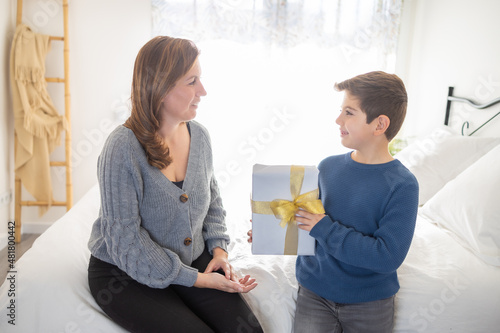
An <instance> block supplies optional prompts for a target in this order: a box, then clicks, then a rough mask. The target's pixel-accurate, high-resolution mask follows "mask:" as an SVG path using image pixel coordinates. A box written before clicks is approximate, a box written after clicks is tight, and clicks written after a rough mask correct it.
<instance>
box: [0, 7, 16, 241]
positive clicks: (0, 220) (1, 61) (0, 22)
mask: <svg viewBox="0 0 500 333" xmlns="http://www.w3.org/2000/svg"><path fill="white" fill-rule="evenodd" d="M15 20H16V18H15V5H14V3H13V2H12V1H0V36H3V39H2V42H1V43H0V77H1V80H0V156H1V159H0V161H1V162H0V226H1V227H0V249H1V248H2V247H3V246H4V245H5V244H6V240H7V221H8V220H9V219H11V218H13V216H11V213H10V207H9V203H8V201H7V202H6V203H4V202H3V200H6V199H7V200H8V198H9V196H10V194H11V192H10V189H11V178H12V173H13V172H14V171H13V163H12V160H11V159H10V158H9V156H10V154H11V153H12V151H11V150H12V147H11V142H12V141H11V139H10V138H11V137H12V136H13V135H14V132H13V130H12V125H11V124H12V123H13V117H12V113H11V105H12V100H11V94H10V82H9V58H10V44H11V41H12V36H13V35H14V30H13V29H14V25H15ZM12 193H13V192H12Z"/></svg>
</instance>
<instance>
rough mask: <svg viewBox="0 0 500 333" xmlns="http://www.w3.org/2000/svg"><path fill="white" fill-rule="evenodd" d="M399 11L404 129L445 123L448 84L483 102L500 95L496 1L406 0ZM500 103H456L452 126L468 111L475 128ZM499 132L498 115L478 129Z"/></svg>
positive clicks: (411, 131)
mask: <svg viewBox="0 0 500 333" xmlns="http://www.w3.org/2000/svg"><path fill="white" fill-rule="evenodd" d="M403 11H404V12H403V21H402V25H401V33H402V36H401V37H402V40H401V43H400V44H399V46H400V49H399V55H400V56H401V57H400V59H399V60H398V61H399V62H398V73H400V74H401V76H402V77H403V78H404V79H405V82H406V86H407V90H408V94H409V106H408V117H407V119H406V121H405V135H417V136H418V135H422V134H426V133H428V132H429V131H430V130H432V129H434V128H435V127H436V126H438V125H440V124H442V123H443V121H444V114H445V109H446V95H447V93H448V86H454V87H455V93H454V94H455V95H457V96H460V97H468V98H471V99H473V100H476V101H477V102H481V103H482V102H486V101H489V100H491V99H493V98H496V97H500V64H499V59H500V43H498V37H497V35H498V32H499V31H500V20H499V19H498V14H499V13H500V1H497V0H476V1H469V0H405V1H404V8H403ZM498 109H499V108H498V107H497V108H496V109H495V110H490V111H479V112H478V111H471V109H470V108H467V107H464V106H459V107H458V108H457V109H456V111H455V113H454V115H455V116H454V117H453V119H452V123H453V126H454V128H457V129H461V126H462V123H463V120H466V119H468V116H469V115H470V116H471V117H474V119H475V120H476V121H475V122H474V123H473V122H471V129H475V128H476V127H477V125H479V124H481V121H483V120H486V119H488V118H489V117H491V116H492V115H494V113H496V112H498ZM452 112H453V111H452ZM474 112H476V113H475V115H474ZM498 133H500V119H495V122H494V123H493V122H492V123H491V124H489V125H488V126H487V127H484V129H481V131H479V132H478V133H477V134H478V135H482V136H486V135H496V136H498Z"/></svg>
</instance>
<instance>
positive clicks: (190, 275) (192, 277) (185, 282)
mask: <svg viewBox="0 0 500 333" xmlns="http://www.w3.org/2000/svg"><path fill="white" fill-rule="evenodd" d="M197 278H198V270H197V269H196V268H193V267H189V266H187V265H184V264H183V265H182V266H181V269H180V270H179V274H178V275H177V278H176V279H175V281H174V282H173V284H178V285H181V286H186V287H192V286H194V283H195V282H196V279H197Z"/></svg>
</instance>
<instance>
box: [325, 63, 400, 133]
mask: <svg viewBox="0 0 500 333" xmlns="http://www.w3.org/2000/svg"><path fill="white" fill-rule="evenodd" d="M335 90H337V91H343V90H347V91H348V92H349V93H350V94H351V95H353V96H354V97H356V98H357V99H359V101H360V106H361V110H362V111H363V112H364V113H366V123H367V124H369V123H371V122H372V121H373V120H374V119H375V118H377V117H378V116H380V115H386V116H387V117H388V118H389V120H390V124H389V127H388V128H387V130H386V131H385V136H386V137H387V140H389V141H391V140H392V139H393V138H394V137H395V136H396V134H397V133H398V132H399V130H400V129H401V126H402V125H403V121H404V119H405V116H406V106H407V104H408V96H407V94H406V88H405V85H404V83H403V81H402V80H401V79H400V78H399V77H398V76H397V75H395V74H388V73H385V72H381V71H376V72H370V73H366V74H361V75H358V76H355V77H353V78H351V79H348V80H345V81H343V82H340V83H335Z"/></svg>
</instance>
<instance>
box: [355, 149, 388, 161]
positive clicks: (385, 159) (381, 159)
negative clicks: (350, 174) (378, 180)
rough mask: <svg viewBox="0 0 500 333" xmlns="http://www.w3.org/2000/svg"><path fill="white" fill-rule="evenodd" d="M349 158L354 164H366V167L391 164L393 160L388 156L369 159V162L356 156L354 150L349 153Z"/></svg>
mask: <svg viewBox="0 0 500 333" xmlns="http://www.w3.org/2000/svg"><path fill="white" fill-rule="evenodd" d="M349 158H350V159H351V160H352V161H353V162H356V163H359V164H366V165H384V164H388V163H391V162H392V161H394V160H395V159H394V158H393V157H392V156H391V155H390V154H389V156H387V157H383V158H376V159H370V160H368V159H364V158H362V157H361V158H360V156H359V153H358V154H357V151H356V150H353V151H352V152H350V153H349Z"/></svg>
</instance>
